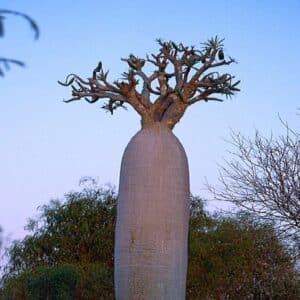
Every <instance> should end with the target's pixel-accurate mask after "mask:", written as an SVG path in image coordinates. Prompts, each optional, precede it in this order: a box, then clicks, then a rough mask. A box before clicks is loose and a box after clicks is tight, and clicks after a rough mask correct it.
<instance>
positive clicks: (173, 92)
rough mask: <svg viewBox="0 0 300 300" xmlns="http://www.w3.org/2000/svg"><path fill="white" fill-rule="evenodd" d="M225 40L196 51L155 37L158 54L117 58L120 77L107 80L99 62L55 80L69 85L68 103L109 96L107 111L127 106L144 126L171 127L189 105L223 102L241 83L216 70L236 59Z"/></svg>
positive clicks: (106, 75) (194, 48)
mask: <svg viewBox="0 0 300 300" xmlns="http://www.w3.org/2000/svg"><path fill="white" fill-rule="evenodd" d="M223 41H224V40H223V39H219V38H218V37H217V36H216V37H214V38H211V39H209V40H208V41H207V42H205V43H203V44H202V46H201V47H200V48H199V49H197V48H196V47H195V46H184V45H183V44H182V43H175V42H173V41H168V42H166V41H163V40H161V39H158V40H157V42H158V45H159V47H160V48H159V51H158V53H157V54H151V55H150V56H149V55H147V56H146V58H139V57H137V56H135V55H133V54H130V55H129V56H128V57H127V58H122V59H121V60H122V61H124V62H126V63H127V65H128V67H129V69H128V72H124V73H123V77H122V78H121V79H120V80H117V81H114V82H112V83H111V82H109V81H108V71H104V69H103V65H102V62H99V64H98V66H97V67H96V68H95V69H94V70H93V73H92V77H90V78H87V79H82V78H81V77H80V76H78V75H76V74H69V75H68V76H67V77H66V80H65V82H60V81H58V82H59V84H61V85H63V86H71V88H72V97H71V98H70V99H68V100H65V102H66V103H68V102H72V101H76V100H81V99H84V100H86V101H87V102H89V103H95V102H97V101H98V100H99V99H108V101H107V102H106V103H105V104H104V105H103V106H102V108H103V109H105V110H107V111H109V112H110V113H111V114H113V112H114V111H115V110H116V109H117V108H119V107H125V106H124V105H125V104H130V105H131V106H132V107H133V108H134V109H135V110H136V111H137V112H138V113H139V114H140V116H141V118H142V126H147V125H150V124H152V123H154V122H162V123H164V124H165V125H166V126H167V127H169V128H170V129H172V128H173V127H174V126H175V124H176V123H177V122H179V120H180V119H181V117H182V116H183V114H184V112H185V110H186V109H187V107H189V106H190V105H192V104H194V103H196V102H199V101H202V100H204V101H206V102H207V101H223V99H222V98H220V97H221V96H225V97H231V96H232V95H234V94H235V93H236V92H238V91H239V88H238V85H239V83H240V81H235V80H234V78H235V76H233V75H231V74H229V73H220V72H218V71H215V69H216V68H218V67H221V66H226V65H230V64H232V63H234V62H235V60H234V59H233V58H232V57H230V56H228V57H227V56H225V54H224V45H223ZM147 65H149V66H151V67H152V68H153V67H154V70H153V71H152V73H151V74H150V75H147V74H146V72H145V67H146V66H147Z"/></svg>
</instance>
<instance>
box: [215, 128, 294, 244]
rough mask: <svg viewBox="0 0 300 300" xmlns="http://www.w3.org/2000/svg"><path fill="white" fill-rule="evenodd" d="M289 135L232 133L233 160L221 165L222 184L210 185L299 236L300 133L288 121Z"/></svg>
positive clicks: (221, 196)
mask: <svg viewBox="0 0 300 300" xmlns="http://www.w3.org/2000/svg"><path fill="white" fill-rule="evenodd" d="M284 126H285V129H286V134H284V135H281V136H278V137H272V136H271V137H270V138H266V137H264V136H263V135H262V134H261V133H259V132H258V131H257V132H256V135H255V137H254V138H246V137H244V136H243V135H241V134H239V133H234V132H232V139H231V145H232V146H233V151H232V152H231V154H232V156H231V159H230V160H228V161H226V162H225V164H224V165H223V166H221V168H220V187H218V188H213V187H210V189H211V191H212V192H213V194H214V196H215V198H216V199H219V200H223V201H224V200H225V201H229V202H233V203H234V204H236V205H237V206H238V207H240V208H242V209H245V210H246V211H249V212H251V213H254V214H256V215H258V216H260V217H261V218H263V219H265V220H274V221H276V224H277V225H278V226H279V228H280V229H281V231H282V232H285V233H288V234H289V235H291V234H292V235H293V236H294V237H295V238H298V239H299V230H300V181H299V178H300V136H299V133H297V132H296V131H293V130H292V129H290V128H289V127H288V125H287V124H285V123H284Z"/></svg>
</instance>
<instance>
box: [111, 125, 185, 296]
mask: <svg viewBox="0 0 300 300" xmlns="http://www.w3.org/2000/svg"><path fill="white" fill-rule="evenodd" d="M189 204H190V203H189V171H188V162H187V157H186V154H185V151H184V148H183V146H182V145H181V143H180V141H179V140H178V139H177V138H176V137H175V135H174V134H173V133H172V131H171V130H170V129H169V128H167V127H166V126H165V125H163V124H162V123H158V122H157V123H155V124H154V125H151V126H149V127H147V128H144V129H142V130H141V131H139V132H138V133H137V134H136V135H135V136H134V137H133V138H132V139H131V141H130V142H129V144H128V145H127V147H126V149H125V152H124V155H123V159H122V164H121V174H120V186H119V199H118V207H117V225H116V239H115V242H116V244H115V291H116V299H117V300H134V299H139V300H141V299H147V300H152V299H153V300H160V299H166V300H167V299H169V300H177V299H178V300H179V299H180V300H182V299H185V288H186V274H187V259H188V253H187V250H188V245H187V243H188V224H189Z"/></svg>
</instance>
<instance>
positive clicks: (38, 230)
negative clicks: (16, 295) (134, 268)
mask: <svg viewBox="0 0 300 300" xmlns="http://www.w3.org/2000/svg"><path fill="white" fill-rule="evenodd" d="M40 212H41V213H40V216H39V218H37V219H31V220H29V222H28V224H27V226H26V229H27V230H28V231H29V232H31V233H32V234H29V235H27V236H26V237H25V238H24V240H22V241H17V242H15V243H14V244H13V245H12V247H11V249H10V263H9V264H8V266H7V268H8V272H9V273H15V274H18V273H20V272H22V271H27V270H33V269H34V268H36V267H37V266H40V265H48V266H52V265H54V264H58V263H78V262H88V263H91V262H102V263H104V264H106V265H108V266H112V265H113V255H112V253H113V246H114V242H113V237H114V226H115V214H116V195H115V192H114V190H113V189H112V188H109V189H106V190H103V189H101V188H96V187H95V186H91V187H89V186H86V187H85V188H84V189H83V190H82V191H80V192H70V193H68V194H66V195H65V202H64V203H61V202H60V201H59V200H52V201H50V203H49V204H48V205H44V206H42V207H40Z"/></svg>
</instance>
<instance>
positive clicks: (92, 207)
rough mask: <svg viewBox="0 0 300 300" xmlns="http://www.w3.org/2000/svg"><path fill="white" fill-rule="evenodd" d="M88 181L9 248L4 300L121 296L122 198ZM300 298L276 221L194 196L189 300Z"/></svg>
mask: <svg viewBox="0 0 300 300" xmlns="http://www.w3.org/2000/svg"><path fill="white" fill-rule="evenodd" d="M83 183H85V186H84V187H83V189H82V190H81V191H79V192H70V193H68V194H66V195H65V199H64V200H63V201H62V200H52V201H50V203H49V204H47V205H44V206H42V207H41V208H40V214H39V216H38V217H37V218H34V219H31V220H30V221H29V222H28V224H27V230H28V232H29V234H28V235H27V236H26V237H25V238H24V239H23V240H20V241H17V242H15V243H14V244H13V245H12V246H11V247H10V249H9V251H8V253H9V262H8V264H7V265H6V272H5V276H4V278H3V282H2V283H3V289H2V299H5V300H9V299H14V300H15V299H46V296H47V297H48V298H49V299H78V300H79V299H88V300H93V299H95V300H96V299H113V298H114V296H113V243H114V228H115V218H116V201H117V194H116V192H115V191H114V189H112V188H100V187H98V186H97V185H96V184H95V182H94V181H89V180H83ZM58 291H59V292H58ZM59 295H64V297H65V298H59ZM99 295H100V296H99ZM299 296H300V294H299V282H298V279H297V273H296V272H295V270H294V261H293V259H292V257H291V255H290V253H289V252H288V250H287V249H286V248H285V246H284V244H282V243H281V242H280V241H279V240H278V238H277V236H276V234H275V231H274V228H273V227H272V225H271V224H268V223H262V222H259V221H258V220H257V219H255V218H253V217H252V216H251V215H249V214H244V213H243V214H240V215H237V216H235V217H229V216H226V215H210V214H209V213H208V212H206V211H205V209H204V202H203V201H202V200H201V199H200V198H198V197H192V198H191V218H190V233H189V267H188V285H187V299H220V297H225V299H237V297H244V298H245V299H246V298H247V297H250V298H249V299H251V297H252V299H270V298H271V299H283V298H284V299H297V297H299ZM34 297H36V298H34ZM253 297H254V298H253ZM255 297H256V298H255ZM259 297H261V298H259ZM268 297H269V298H268ZM272 297H273V298H272ZM276 297H277V298H276ZM0 299H1V298H0Z"/></svg>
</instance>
